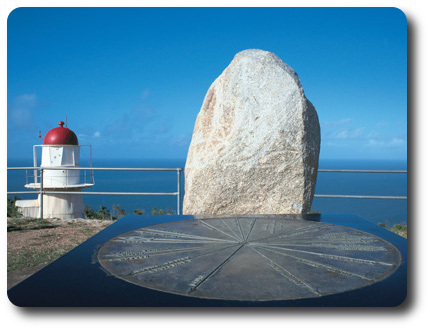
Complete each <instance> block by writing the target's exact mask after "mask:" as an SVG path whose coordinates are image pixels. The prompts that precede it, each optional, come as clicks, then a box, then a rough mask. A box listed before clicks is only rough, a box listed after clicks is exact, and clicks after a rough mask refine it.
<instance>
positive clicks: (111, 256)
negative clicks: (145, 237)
mask: <svg viewBox="0 0 430 330" xmlns="http://www.w3.org/2000/svg"><path fill="white" fill-rule="evenodd" d="M235 245H237V244H230V245H227V246H226V247H233V246H235ZM212 248H213V246H205V247H197V248H196V247H193V248H185V249H174V250H163V251H153V252H148V253H146V254H130V255H123V256H120V255H118V254H107V255H103V256H102V258H101V259H100V260H102V261H106V260H107V261H117V260H121V259H124V258H126V259H127V258H134V259H146V258H148V257H152V256H158V255H163V254H171V253H180V252H189V251H199V250H201V251H203V250H207V249H212ZM140 252H141V251H140ZM140 252H138V253H140ZM139 256H141V257H139ZM107 258H109V259H107Z"/></svg>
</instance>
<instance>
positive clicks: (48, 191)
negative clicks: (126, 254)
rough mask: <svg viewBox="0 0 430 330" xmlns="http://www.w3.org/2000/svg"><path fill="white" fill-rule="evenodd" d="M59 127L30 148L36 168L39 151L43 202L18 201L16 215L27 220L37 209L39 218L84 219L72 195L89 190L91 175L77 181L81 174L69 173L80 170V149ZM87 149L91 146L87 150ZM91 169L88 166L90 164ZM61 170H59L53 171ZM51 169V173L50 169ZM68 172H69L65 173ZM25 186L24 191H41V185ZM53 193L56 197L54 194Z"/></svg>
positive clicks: (76, 197) (70, 133) (79, 201)
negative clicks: (40, 152)
mask: <svg viewBox="0 0 430 330" xmlns="http://www.w3.org/2000/svg"><path fill="white" fill-rule="evenodd" d="M58 124H59V127H56V128H53V129H51V130H50V131H49V132H48V133H46V135H45V138H44V139H43V145H37V146H33V162H34V167H37V163H38V161H37V151H36V150H37V148H38V147H40V148H41V149H42V157H41V164H40V167H41V168H42V171H43V175H41V177H43V181H42V179H41V180H39V181H42V183H43V184H42V189H43V192H44V194H43V200H42V203H41V200H40V195H39V198H38V199H36V200H18V201H16V206H17V207H18V209H19V211H20V212H21V213H22V214H23V215H24V216H28V217H39V216H40V211H41V208H42V210H43V215H42V216H43V218H59V219H72V218H84V217H85V209H84V202H83V198H82V195H81V194H76V192H79V191H81V190H82V189H84V188H88V187H92V186H93V185H94V180H93V176H92V173H91V175H90V176H89V178H88V179H89V182H86V181H87V178H86V177H84V178H82V177H81V170H72V168H73V167H80V151H81V148H82V147H83V146H80V145H79V144H78V138H77V136H76V134H75V133H74V132H73V131H72V130H70V129H69V128H67V127H64V122H62V121H60V122H59V123H58ZM89 147H90V149H91V146H89ZM90 166H91V164H90ZM58 167H62V168H61V169H55V168H58ZM51 168H54V169H51ZM69 168H70V169H69ZM37 181H38V180H37V176H36V175H35V182H34V183H29V184H26V185H25V187H26V188H30V189H36V190H39V191H40V189H41V182H37ZM56 192H57V193H56Z"/></svg>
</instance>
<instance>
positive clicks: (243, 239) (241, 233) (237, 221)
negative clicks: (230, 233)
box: [235, 218, 245, 242]
mask: <svg viewBox="0 0 430 330" xmlns="http://www.w3.org/2000/svg"><path fill="white" fill-rule="evenodd" d="M235 220H236V223H237V225H238V226H239V230H240V235H241V236H242V242H244V241H245V236H243V231H242V227H241V226H240V222H239V220H238V218H235Z"/></svg>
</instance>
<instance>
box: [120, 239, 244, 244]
mask: <svg viewBox="0 0 430 330" xmlns="http://www.w3.org/2000/svg"><path fill="white" fill-rule="evenodd" d="M115 242H120V243H189V244H203V243H211V244H225V243H236V242H237V241H229V240H217V241H212V240H207V241H204V240H202V239H200V240H197V239H195V240H192V239H190V240H180V239H175V238H141V239H139V240H133V241H127V240H126V239H124V240H115Z"/></svg>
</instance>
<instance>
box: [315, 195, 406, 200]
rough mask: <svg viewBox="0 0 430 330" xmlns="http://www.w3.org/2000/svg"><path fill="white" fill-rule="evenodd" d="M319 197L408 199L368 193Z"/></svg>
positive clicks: (320, 196)
mask: <svg viewBox="0 0 430 330" xmlns="http://www.w3.org/2000/svg"><path fill="white" fill-rule="evenodd" d="M314 197H317V198H357V199H408V197H406V196H372V195H370V196H366V195H318V194H315V195H314Z"/></svg>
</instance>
